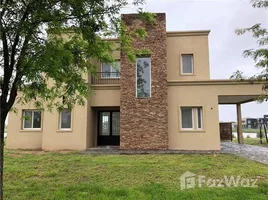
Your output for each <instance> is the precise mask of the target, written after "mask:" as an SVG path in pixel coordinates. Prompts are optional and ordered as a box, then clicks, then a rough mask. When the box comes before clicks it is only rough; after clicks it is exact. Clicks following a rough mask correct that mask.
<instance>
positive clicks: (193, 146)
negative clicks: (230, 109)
mask: <svg viewBox="0 0 268 200" xmlns="http://www.w3.org/2000/svg"><path fill="white" fill-rule="evenodd" d="M181 106H193V107H195V106H202V108H203V119H204V120H203V127H204V130H203V131H182V130H180V129H181V126H180V123H179V122H180V107H181ZM168 132H169V149H180V150H181V149H182V150H219V149H220V136H219V116H218V96H217V94H216V93H215V90H207V89H206V90H204V88H202V87H201V88H200V87H196V86H194V87H191V86H169V87H168Z"/></svg>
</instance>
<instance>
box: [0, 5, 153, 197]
mask: <svg viewBox="0 0 268 200" xmlns="http://www.w3.org/2000/svg"><path fill="white" fill-rule="evenodd" d="M0 3H1V4H0V53H1V54H0V56H1V57H0V67H1V68H0V88H1V90H0V179H1V180H0V199H2V198H3V190H2V189H3V159H4V158H3V152H4V127H5V120H6V117H7V114H8V112H9V111H10V110H11V109H12V108H13V105H14V103H15V102H17V101H18V102H20V103H27V102H29V101H31V100H34V102H35V106H36V107H39V108H48V109H49V110H51V109H52V108H53V107H54V108H58V109H62V108H63V107H64V106H65V107H66V106H67V107H68V108H70V109H71V108H72V107H73V105H75V104H78V105H83V104H84V102H85V101H84V100H85V99H86V98H88V97H89V95H90V87H89V84H88V83H87V80H86V78H85V76H84V75H85V74H87V73H90V74H91V75H94V74H95V72H96V66H94V65H92V63H91V62H90V60H92V59H96V60H100V61H102V62H105V63H109V62H113V61H114V58H113V57H112V51H113V50H115V45H113V44H112V43H111V42H109V41H108V40H103V38H110V37H115V36H116V37H118V38H119V40H120V43H121V50H122V51H124V52H126V54H127V55H128V57H129V59H130V60H131V61H133V60H134V59H135V55H136V54H135V53H136V52H135V49H132V48H131V47H132V45H131V44H132V41H133V39H134V37H140V38H144V37H146V31H145V29H144V28H142V27H137V28H136V29H135V30H133V31H131V32H130V31H127V27H126V26H125V25H124V23H123V22H122V21H121V18H120V10H121V9H122V8H123V7H125V6H127V5H128V4H132V5H133V6H135V7H136V8H137V11H138V13H139V16H140V17H141V20H148V21H150V22H153V19H154V18H153V15H152V14H150V13H146V12H143V11H142V9H140V8H139V7H140V6H141V5H142V4H143V3H144V0H133V2H131V3H130V2H129V0H114V1H112V2H110V1H109V2H107V1H104V0H38V1H37V0H1V1H0ZM48 81H52V82H53V84H48ZM18 94H20V95H18Z"/></svg>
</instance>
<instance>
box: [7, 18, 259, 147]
mask: <svg viewBox="0 0 268 200" xmlns="http://www.w3.org/2000/svg"><path fill="white" fill-rule="evenodd" d="M122 19H123V20H124V22H125V24H126V25H127V26H128V27H129V29H131V28H133V26H135V24H136V23H143V22H141V21H139V18H138V17H137V15H136V14H124V15H122ZM145 26H146V29H147V33H148V37H147V38H146V39H145V40H139V39H137V40H136V41H135V42H134V43H133V45H134V48H136V49H144V48H149V49H150V50H151V54H150V55H141V56H138V57H137V59H136V63H131V62H130V61H129V60H128V58H127V55H125V54H124V52H120V51H117V52H114V56H115V58H116V59H117V60H118V62H116V63H113V64H109V63H100V62H98V63H97V65H98V66H99V72H98V73H97V74H98V76H97V77H90V76H89V77H88V81H89V84H91V86H92V88H93V89H94V93H93V95H92V97H91V98H90V99H89V100H88V101H87V104H86V105H85V106H75V107H74V109H73V110H72V111H71V112H70V111H68V110H67V109H66V110H64V111H62V112H60V113H59V112H57V111H56V110H53V112H48V111H41V110H36V108H35V107H34V104H33V103H29V104H28V105H23V106H22V105H20V104H17V105H16V108H17V110H18V112H17V113H12V112H11V113H10V114H9V120H8V138H7V148H9V149H47V150H59V149H74V150H83V149H87V148H90V147H96V146H111V145H116V146H120V148H121V149H180V150H219V149H220V130H219V109H218V105H219V104H236V105H237V118H238V126H239V127H241V126H242V123H241V104H242V103H245V102H249V101H252V100H253V99H254V98H255V97H257V96H258V95H260V94H261V93H263V91H262V84H261V83H252V82H249V81H241V82H238V81H233V80H211V79H210V66H209V46H208V36H209V33H210V31H208V30H203V31H178V32H166V17H165V14H164V13H158V14H156V23H155V24H154V25H152V24H146V25H145ZM114 42H118V41H117V40H116V39H115V40H114ZM219 62H221V61H220V60H219ZM115 66H116V67H115ZM24 116H27V117H28V118H30V120H25V117H24ZM241 130H242V128H241V129H239V134H241V135H242V132H241Z"/></svg>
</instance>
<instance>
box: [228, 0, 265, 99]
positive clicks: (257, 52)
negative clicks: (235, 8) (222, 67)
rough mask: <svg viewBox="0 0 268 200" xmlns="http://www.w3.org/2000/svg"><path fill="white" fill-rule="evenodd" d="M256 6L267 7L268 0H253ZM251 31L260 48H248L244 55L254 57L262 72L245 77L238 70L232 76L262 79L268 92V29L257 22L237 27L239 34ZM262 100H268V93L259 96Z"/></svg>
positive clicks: (254, 79) (253, 79)
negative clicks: (244, 26) (240, 27)
mask: <svg viewBox="0 0 268 200" xmlns="http://www.w3.org/2000/svg"><path fill="white" fill-rule="evenodd" d="M251 3H252V6H253V7H254V8H265V9H267V7H268V0H251ZM246 32H249V33H251V34H252V36H253V37H254V38H256V39H257V44H258V45H259V49H248V50H245V51H244V52H243V55H244V57H250V58H252V59H253V60H254V61H255V63H256V65H255V66H256V67H257V68H258V69H260V73H258V74H255V75H253V76H251V77H244V75H243V72H241V71H236V72H235V73H234V74H233V75H232V76H231V78H233V79H250V80H252V81H262V82H264V84H263V90H264V91H266V92H268V31H267V29H266V28H263V27H262V26H261V24H260V23H257V24H255V25H253V26H251V27H249V28H243V29H237V30H236V33H237V34H238V35H242V34H245V33H246ZM259 100H260V101H268V95H267V93H265V94H263V95H261V96H260V97H259Z"/></svg>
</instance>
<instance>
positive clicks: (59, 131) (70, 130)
mask: <svg viewBox="0 0 268 200" xmlns="http://www.w3.org/2000/svg"><path fill="white" fill-rule="evenodd" d="M57 132H58V133H71V132H73V130H72V129H65V130H64V129H60V130H57Z"/></svg>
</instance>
